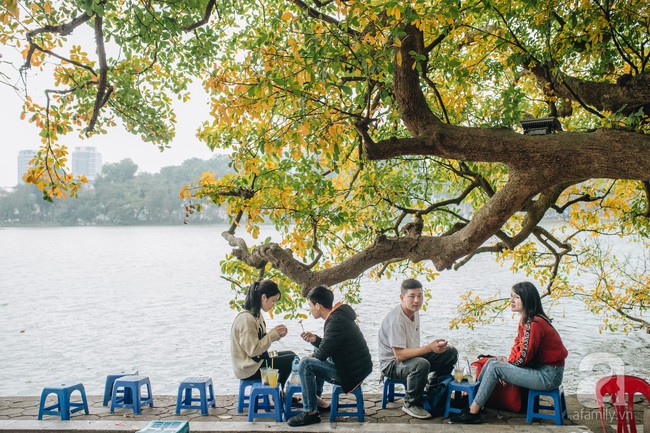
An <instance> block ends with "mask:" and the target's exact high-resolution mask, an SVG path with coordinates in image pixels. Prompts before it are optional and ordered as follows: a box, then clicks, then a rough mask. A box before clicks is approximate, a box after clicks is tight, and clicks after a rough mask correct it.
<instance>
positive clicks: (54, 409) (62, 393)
mask: <svg viewBox="0 0 650 433" xmlns="http://www.w3.org/2000/svg"><path fill="white" fill-rule="evenodd" d="M73 391H79V392H80V393H81V403H76V402H71V401H70V395H71V394H72V392H73ZM50 394H56V397H57V402H56V404H53V405H50V406H47V407H46V406H45V400H47V396H48V395H50ZM80 410H83V411H84V412H85V413H86V414H88V401H87V400H86V390H85V389H84V386H83V385H82V384H81V383H73V384H72V385H66V384H65V383H62V384H61V385H52V386H47V387H45V388H43V392H42V393H41V404H40V405H39V407H38V419H39V420H40V419H43V415H57V416H61V420H63V421H68V420H69V419H70V414H73V413H75V412H79V411H80Z"/></svg>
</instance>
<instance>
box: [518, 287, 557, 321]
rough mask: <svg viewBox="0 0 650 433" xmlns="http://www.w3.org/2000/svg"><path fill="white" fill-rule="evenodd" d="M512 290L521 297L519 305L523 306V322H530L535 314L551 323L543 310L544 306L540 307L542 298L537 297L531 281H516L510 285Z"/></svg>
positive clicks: (535, 288)
mask: <svg viewBox="0 0 650 433" xmlns="http://www.w3.org/2000/svg"><path fill="white" fill-rule="evenodd" d="M512 291H513V292H515V293H516V294H517V295H518V296H519V297H520V298H521V305H522V306H523V311H522V312H521V318H522V321H523V323H529V322H531V321H532V320H533V319H534V318H535V316H540V317H542V318H543V319H545V320H546V321H547V322H549V323H551V319H549V318H548V316H547V315H546V313H545V312H544V307H542V299H541V298H540V297H539V292H538V291H537V287H535V285H534V284H533V283H529V282H528V281H524V282H522V283H517V284H515V285H514V286H512Z"/></svg>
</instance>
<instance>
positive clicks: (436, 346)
mask: <svg viewBox="0 0 650 433" xmlns="http://www.w3.org/2000/svg"><path fill="white" fill-rule="evenodd" d="M428 346H429V350H431V351H432V352H435V353H442V352H444V351H445V350H447V340H445V339H444V338H436V339H435V340H433V341H432V342H431V343H429V344H428Z"/></svg>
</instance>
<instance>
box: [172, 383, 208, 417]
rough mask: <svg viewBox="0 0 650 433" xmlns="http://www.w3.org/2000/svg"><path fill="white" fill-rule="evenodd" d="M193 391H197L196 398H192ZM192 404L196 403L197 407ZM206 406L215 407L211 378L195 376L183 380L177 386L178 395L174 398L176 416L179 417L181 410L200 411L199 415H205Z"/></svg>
mask: <svg viewBox="0 0 650 433" xmlns="http://www.w3.org/2000/svg"><path fill="white" fill-rule="evenodd" d="M193 389H196V390H198V392H199V396H198V397H192V390H193ZM183 394H185V396H183ZM192 403H198V405H197V404H192ZM208 406H212V407H217V403H216V401H215V399H214V386H213V384H212V378H210V377H206V376H197V377H187V378H185V379H183V381H182V382H181V383H180V385H179V386H178V395H177V396H176V415H180V413H181V409H200V410H201V415H207V414H208Z"/></svg>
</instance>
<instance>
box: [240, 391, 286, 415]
mask: <svg viewBox="0 0 650 433" xmlns="http://www.w3.org/2000/svg"><path fill="white" fill-rule="evenodd" d="M265 397H266V398H265ZM269 397H270V398H271V399H273V404H272V405H271V404H270V402H269V400H268V399H269ZM260 400H262V402H260ZM260 403H262V404H260ZM267 403H268V404H267ZM260 409H263V410H264V411H265V412H260ZM271 411H272V412H271ZM254 418H275V421H276V422H282V394H281V391H280V387H279V386H275V387H274V386H269V385H262V382H256V383H254V384H253V386H252V387H251V395H250V398H249V407H248V417H247V421H248V422H253V419H254Z"/></svg>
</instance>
